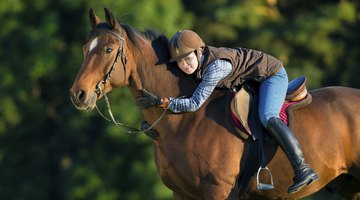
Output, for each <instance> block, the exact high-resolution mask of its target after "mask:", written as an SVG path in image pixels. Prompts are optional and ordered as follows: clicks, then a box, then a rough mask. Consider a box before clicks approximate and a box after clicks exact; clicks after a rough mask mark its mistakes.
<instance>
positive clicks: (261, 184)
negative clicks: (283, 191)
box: [256, 166, 274, 190]
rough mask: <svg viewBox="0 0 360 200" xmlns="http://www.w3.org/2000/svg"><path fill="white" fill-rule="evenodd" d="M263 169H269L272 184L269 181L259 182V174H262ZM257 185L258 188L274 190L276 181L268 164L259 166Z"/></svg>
mask: <svg viewBox="0 0 360 200" xmlns="http://www.w3.org/2000/svg"><path fill="white" fill-rule="evenodd" d="M262 170H266V171H268V173H269V175H270V184H269V183H259V174H260V172H261V171H262ZM256 187H257V189H258V190H272V189H274V181H273V178H272V175H271V172H270V170H269V168H268V167H267V166H266V167H262V166H260V167H259V169H258V172H257V174H256Z"/></svg>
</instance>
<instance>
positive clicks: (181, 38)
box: [169, 30, 205, 62]
mask: <svg viewBox="0 0 360 200" xmlns="http://www.w3.org/2000/svg"><path fill="white" fill-rule="evenodd" d="M204 46H205V43H204V42H203V41H202V39H201V38H200V36H199V35H198V34H197V33H195V32H194V31H191V30H181V31H178V32H176V33H175V34H174V36H173V37H172V38H171V39H170V42H169V49H170V56H171V58H170V62H175V61H177V60H180V59H182V58H184V57H186V56H187V55H189V54H190V53H191V52H193V51H195V50H198V49H200V48H202V47H204Z"/></svg>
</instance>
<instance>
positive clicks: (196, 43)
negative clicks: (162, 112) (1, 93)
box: [136, 30, 318, 194]
mask: <svg viewBox="0 0 360 200" xmlns="http://www.w3.org/2000/svg"><path fill="white" fill-rule="evenodd" d="M169 49H170V55H171V58H170V62H177V65H178V66H179V68H180V69H181V70H182V71H183V72H184V73H186V74H189V75H190V74H194V73H196V76H197V78H199V79H200V80H201V82H200V84H199V85H198V87H197V88H196V90H195V92H194V93H193V95H192V96H191V97H190V98H169V97H166V98H158V97H156V96H155V95H153V94H151V93H149V92H145V94H144V95H143V96H139V97H138V98H137V99H136V102H137V104H138V106H139V107H140V108H142V109H145V108H148V107H151V106H160V107H163V108H164V109H170V110H171V111H173V112H175V113H181V112H195V111H196V110H197V109H198V108H200V106H201V105H202V104H203V103H204V102H205V101H206V99H208V98H209V96H210V95H211V93H212V92H213V90H214V89H215V87H222V88H232V87H234V86H238V85H241V84H243V83H244V82H246V81H249V80H251V81H257V82H259V83H260V91H259V117H260V121H261V123H262V124H263V126H264V127H265V128H266V129H267V130H268V132H269V133H270V134H271V135H272V136H273V137H274V138H275V139H276V140H277V142H278V143H279V145H280V147H281V148H282V149H283V151H284V152H285V154H286V155H287V157H288V158H289V160H290V163H291V165H292V167H293V169H294V174H295V177H294V179H293V180H294V184H293V185H292V186H290V188H289V190H288V192H289V193H290V194H292V193H295V192H297V191H299V190H300V189H301V188H302V187H304V186H306V185H308V184H310V183H311V182H313V181H314V180H316V179H317V178H318V176H317V174H316V173H315V172H314V171H313V170H312V169H311V168H310V166H309V165H308V164H307V163H306V162H305V159H304V156H303V153H302V151H301V149H300V145H299V143H298V141H297V139H296V138H295V136H294V134H293V133H292V131H291V130H290V129H289V127H288V126H286V125H285V124H284V123H283V121H282V120H281V119H280V117H279V113H280V109H281V107H282V104H283V102H284V99H285V96H286V92H287V87H288V77H287V73H286V71H285V69H284V67H283V64H282V62H281V61H279V60H278V59H276V58H274V57H272V56H270V55H268V54H265V53H262V52H260V51H256V50H252V49H246V48H226V47H219V48H218V47H212V46H207V45H205V44H204V42H203V41H202V39H201V38H200V37H199V35H198V34H196V33H195V32H193V31H191V30H183V31H178V32H177V33H176V34H175V35H174V36H173V37H172V38H171V40H170V42H169Z"/></svg>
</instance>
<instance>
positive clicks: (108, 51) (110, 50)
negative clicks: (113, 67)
mask: <svg viewBox="0 0 360 200" xmlns="http://www.w3.org/2000/svg"><path fill="white" fill-rule="evenodd" d="M112 51H113V49H112V48H110V47H108V48H106V50H105V52H106V53H107V54H109V53H111V52H112Z"/></svg>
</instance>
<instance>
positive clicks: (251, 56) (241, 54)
mask: <svg viewBox="0 0 360 200" xmlns="http://www.w3.org/2000/svg"><path fill="white" fill-rule="evenodd" d="M203 55H204V61H203V63H202V66H201V67H200V69H199V71H198V73H197V75H198V78H200V79H201V78H202V75H203V72H204V70H205V69H206V67H207V66H208V65H209V64H210V63H212V62H213V61H215V60H217V59H223V60H227V61H229V62H230V63H231V64H232V66H233V69H232V72H231V73H230V75H229V76H228V77H226V78H225V79H223V80H221V81H220V82H219V83H218V85H217V86H218V87H221V88H232V87H234V86H238V85H241V84H243V83H244V82H245V81H248V80H253V81H257V82H261V81H263V80H264V79H265V78H266V77H269V76H272V75H274V74H276V73H277V72H278V71H279V70H280V69H281V67H282V66H283V64H282V62H281V61H280V60H278V59H276V58H274V57H273V56H270V55H268V54H265V53H263V52H260V51H256V50H253V49H247V48H226V47H219V48H217V47H212V46H206V47H205V48H204V51H203Z"/></svg>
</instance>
